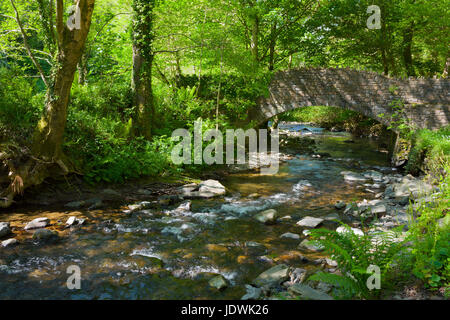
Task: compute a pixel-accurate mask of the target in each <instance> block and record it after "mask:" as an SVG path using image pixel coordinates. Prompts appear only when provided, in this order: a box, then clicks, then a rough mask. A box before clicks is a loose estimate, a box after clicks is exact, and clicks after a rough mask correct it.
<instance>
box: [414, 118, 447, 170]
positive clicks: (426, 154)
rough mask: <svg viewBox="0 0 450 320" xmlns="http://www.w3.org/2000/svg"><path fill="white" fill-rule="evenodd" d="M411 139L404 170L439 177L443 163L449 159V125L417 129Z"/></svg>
mask: <svg viewBox="0 0 450 320" xmlns="http://www.w3.org/2000/svg"><path fill="white" fill-rule="evenodd" d="M411 140H412V141H411V143H412V148H411V151H410V154H409V160H408V165H407V167H406V170H408V171H409V172H412V173H418V172H421V171H423V172H429V173H431V174H432V175H434V176H435V177H440V176H441V174H442V173H441V171H442V168H443V165H444V164H445V163H448V162H449V161H450V126H446V127H443V128H441V129H439V130H437V131H431V130H427V129H423V130H418V131H416V132H414V134H413V135H412V138H411Z"/></svg>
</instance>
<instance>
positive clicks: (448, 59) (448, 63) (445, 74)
mask: <svg viewBox="0 0 450 320" xmlns="http://www.w3.org/2000/svg"><path fill="white" fill-rule="evenodd" d="M449 68H450V58H447V61H446V62H445V67H444V72H443V73H442V77H443V78H447V77H448V69H449Z"/></svg>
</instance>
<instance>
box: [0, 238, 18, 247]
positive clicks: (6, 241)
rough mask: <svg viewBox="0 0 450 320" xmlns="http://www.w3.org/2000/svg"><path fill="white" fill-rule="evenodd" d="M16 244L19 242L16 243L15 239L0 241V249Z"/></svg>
mask: <svg viewBox="0 0 450 320" xmlns="http://www.w3.org/2000/svg"><path fill="white" fill-rule="evenodd" d="M17 243H19V241H17V239H14V238H13V239H8V240H5V241H2V247H4V248H6V247H9V246H13V245H15V244H17Z"/></svg>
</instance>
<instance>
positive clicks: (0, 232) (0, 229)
mask: <svg viewBox="0 0 450 320" xmlns="http://www.w3.org/2000/svg"><path fill="white" fill-rule="evenodd" d="M10 233H11V228H10V225H9V222H0V238H2V237H4V236H7V235H8V234H10Z"/></svg>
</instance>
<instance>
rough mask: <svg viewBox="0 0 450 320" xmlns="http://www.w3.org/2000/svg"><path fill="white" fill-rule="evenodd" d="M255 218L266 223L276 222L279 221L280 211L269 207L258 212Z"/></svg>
mask: <svg viewBox="0 0 450 320" xmlns="http://www.w3.org/2000/svg"><path fill="white" fill-rule="evenodd" d="M254 218H255V219H256V220H258V221H259V222H261V223H264V224H275V223H276V222H277V218H278V213H277V211H276V210H275V209H269V210H266V211H263V212H260V213H258V214H256V215H255V216H254Z"/></svg>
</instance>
